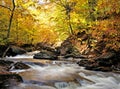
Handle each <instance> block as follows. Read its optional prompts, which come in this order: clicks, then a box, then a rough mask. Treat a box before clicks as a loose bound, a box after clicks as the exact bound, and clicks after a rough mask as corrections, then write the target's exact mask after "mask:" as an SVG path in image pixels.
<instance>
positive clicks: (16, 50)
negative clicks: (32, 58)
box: [6, 46, 26, 56]
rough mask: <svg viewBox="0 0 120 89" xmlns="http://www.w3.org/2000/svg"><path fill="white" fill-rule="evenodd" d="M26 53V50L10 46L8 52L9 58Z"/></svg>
mask: <svg viewBox="0 0 120 89" xmlns="http://www.w3.org/2000/svg"><path fill="white" fill-rule="evenodd" d="M24 53H26V50H24V49H22V48H20V47H17V46H10V48H9V50H8V51H7V53H6V55H7V56H16V55H21V54H24Z"/></svg>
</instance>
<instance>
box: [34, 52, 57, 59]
mask: <svg viewBox="0 0 120 89" xmlns="http://www.w3.org/2000/svg"><path fill="white" fill-rule="evenodd" d="M33 58H35V59H49V60H56V59H57V55H55V54H54V53H52V52H49V51H41V52H39V53H37V54H35V55H34V56H33Z"/></svg>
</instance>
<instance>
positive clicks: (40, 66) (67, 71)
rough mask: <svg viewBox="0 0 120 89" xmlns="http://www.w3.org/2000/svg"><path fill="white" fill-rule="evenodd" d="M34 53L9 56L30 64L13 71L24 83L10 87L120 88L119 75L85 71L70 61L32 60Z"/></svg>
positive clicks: (53, 88) (11, 58)
mask: <svg viewBox="0 0 120 89" xmlns="http://www.w3.org/2000/svg"><path fill="white" fill-rule="evenodd" d="M35 53H37V51H36V52H31V53H27V54H24V55H18V56H15V57H6V59H7V60H12V61H17V62H18V61H22V62H24V63H25V64H27V65H29V66H30V67H31V68H30V69H26V70H11V72H15V73H18V74H20V75H21V76H22V78H23V81H24V82H23V83H20V84H19V85H18V86H13V87H11V88H10V89H120V74H117V73H113V72H100V71H89V70H85V69H84V67H80V66H78V65H77V64H76V63H75V62H72V61H69V60H64V61H63V60H54V61H51V60H40V59H33V55H34V54H35Z"/></svg>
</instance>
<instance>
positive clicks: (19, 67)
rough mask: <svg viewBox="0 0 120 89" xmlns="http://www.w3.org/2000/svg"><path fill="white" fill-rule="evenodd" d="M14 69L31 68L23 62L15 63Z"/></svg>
mask: <svg viewBox="0 0 120 89" xmlns="http://www.w3.org/2000/svg"><path fill="white" fill-rule="evenodd" d="M13 67H14V68H13V69H29V68H30V66H28V65H26V64H24V63H22V62H17V63H15V64H14V65H13Z"/></svg>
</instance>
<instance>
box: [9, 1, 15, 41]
mask: <svg viewBox="0 0 120 89" xmlns="http://www.w3.org/2000/svg"><path fill="white" fill-rule="evenodd" d="M12 4H13V8H12V10H11V16H10V20H9V26H8V32H7V39H9V37H10V31H11V25H12V20H13V15H14V10H15V0H12Z"/></svg>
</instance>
